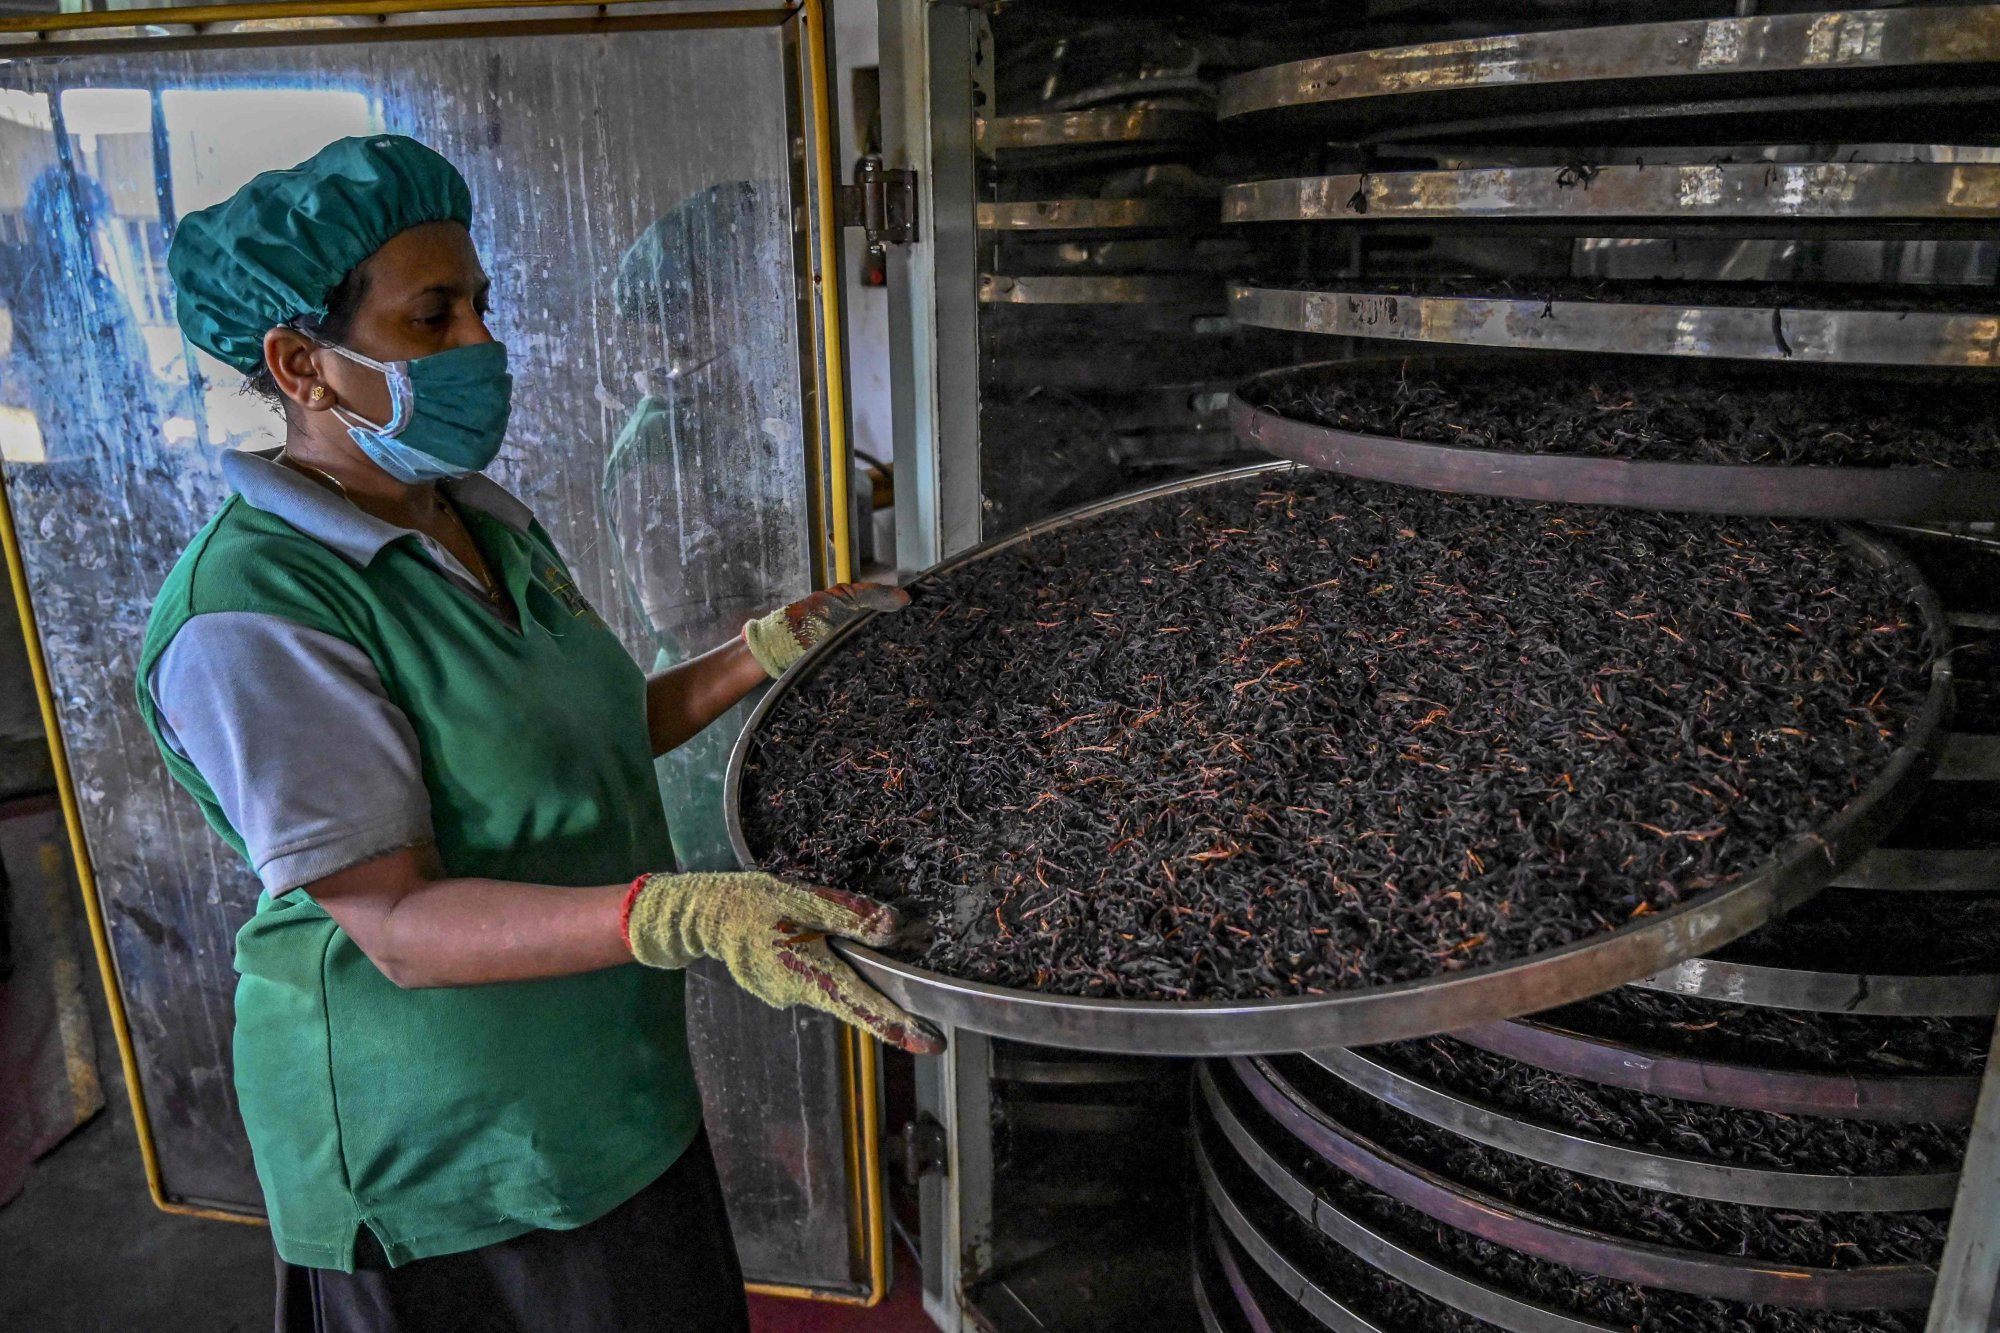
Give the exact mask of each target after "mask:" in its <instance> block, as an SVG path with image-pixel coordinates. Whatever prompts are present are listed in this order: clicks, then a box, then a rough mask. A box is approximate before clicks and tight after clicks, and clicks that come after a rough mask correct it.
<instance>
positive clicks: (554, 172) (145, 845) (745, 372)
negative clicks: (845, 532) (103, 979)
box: [0, 29, 851, 1286]
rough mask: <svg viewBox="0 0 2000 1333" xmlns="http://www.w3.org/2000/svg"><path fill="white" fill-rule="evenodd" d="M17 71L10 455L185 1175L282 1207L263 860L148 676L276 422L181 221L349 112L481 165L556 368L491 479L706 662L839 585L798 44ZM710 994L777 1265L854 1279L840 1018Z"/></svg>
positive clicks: (757, 1212)
mask: <svg viewBox="0 0 2000 1333" xmlns="http://www.w3.org/2000/svg"><path fill="white" fill-rule="evenodd" d="M0 85H4V90H3V91H0V241H4V245H0V308H4V310H5V314H6V317H7V321H6V322H7V323H8V324H9V325H10V327H11V340H10V341H8V342H7V343H6V346H5V349H4V350H5V355H4V358H0V453H4V455H5V458H6V463H7V466H6V472H7V478H6V480H7V485H8V489H9V493H10V496H11V498H12V502H13V505H14V508H15V512H16V515H17V517H18V520H19V525H20V530H21V538H22V544H23V547H24V552H25V556H26V560H27V564H28V572H29V576H30V580H31V582H32V585H33V591H34V595H35V603H36V608H37V610H38V612H39V614H40V616H41V623H42V630H43V634H44V636H45V638H46V640H47V644H48V656H49V665H50V669H51V672H52V674H53V677H54V683H55V687H56V691H57V695H58V699H59V701H60V704H61V710H62V725H63V731H64V736H65V738H66V741H67V744H68V747H69V753H70V756H71V759H72V762H73V763H74V766H75V768H76V770H77V781H78V787H79V791H80V795H81V798H82V805H83V817H84V821H85V825H86V830H87V833H88V841H89V845H90V849H91V852H92V857H93V861H94V863H95V866H96V870H97V876H98V881H99V884H100V886H101V889H102V893H103V897H104V901H105V907H106V915H107V917H108V919H109V927H110V937H111V942H112V946H113V948H114V950H115V954H116V959H117V964H118V972H119V980H120V983H121V985H122V987H123V989H124V991H125V994H126V998H127V1001H128V1003H129V1006H130V1009H131V1014H132V1027H133V1038H134V1043H135V1047H136V1051H137V1056H138V1060H139V1068H140V1073H141V1080H140V1081H141V1085H142V1089H143V1092H144V1095H145V1097H146V1100H147V1103H148V1106H149V1108H150V1110H151V1112H152V1124H153V1128H154V1130H155V1135H156V1139H157V1143H158V1147H159V1155H160V1162H161V1169H162V1173H163V1177H164V1181H165V1186H166V1189H167V1190H168V1192H169V1193H170V1195H171V1196H173V1197H176V1198H182V1199H194V1200H208V1201H215V1202H219V1203H223V1204H225V1205H227V1206H228V1207H231V1208H233V1209H237V1210H249V1209H254V1208H256V1207H257V1206H258V1203H259V1195H258V1191H257V1186H256V1181H255V1178H254V1175H253V1174H252V1171H251V1167H250V1162H249V1157H248V1152H247V1148H246V1146H245V1145H244V1143H243V1141H242V1138H241V1131H240V1129H239V1128H238V1122H237V1116H236V1110H235V1105H234V1098H233V1093H232V1091H231V1086H230V1064H229V1034H230V1009H231V997H232V994H233V990H234V984H235V976H234V973H233V971H232V968H231V956H232V944H231V941H232V937H233V935H234V932H235V930H236V929H237V927H239V926H240V925H241V924H242V923H243V921H244V920H245V919H247V917H248V916H249V914H250V911H251V909H252V906H253V904H254V902H255V899H256V894H257V887H256V884H255V882H254V881H253V880H252V879H251V878H250V876H249V874H248V872H247V871H246V870H244V868H243V867H242V866H241V865H240V864H239V863H238V862H237V860H236V858H235V857H234V855H233V854H231V853H230V852H228V851H227V849H226V848H224V846H223V845H222V843H221V842H220V841H219V840H218V839H216V838H215V836H214V835H213V834H212V833H210V832H209V831H208V829H207V828H206V826H205V825H204V824H203V823H202V820H201V817H200V815H199V813H198V812H197V811H196V809H195V807H194V804H193V803H192V802H191V801H190V800H188V799H187V798H186V796H185V795H184V794H182V793H181V792H180V791H179V790H178V789H177V788H176V787H175V786H174V785H173V784H172V783H171V782H170V781H169V779H168V778H167V776H166V774H165V773H164V772H163V771H162V769H161V767H160V764H159V761H158V759H157V757H156V755H155V752H154V748H153V745H152V742H151V741H150V740H149V739H148V738H147V736H146V734H145V731H144V729H143V727H142V725H141V724H140V721H139V718H138V715H137V709H136V707H135V705H134V702H133V671H134V661H135V658H136V655H137V652H138V648H139V642H140V635H141V632H142V630H143V626H144V623H145V617H146V613H147V610H148V608H149V606H150V604H151V601H152V597H153V594H154V592H155V590H156V589H157V588H158V586H159V584H160V581H161V580H162V578H163V577H164V576H165V573H166V571H167V569H168V567H169V566H170V564H171V563H172V561H173V560H174V558H175V557H176V556H177V555H178V554H179V552H180V549H181V547H182V545H183V544H184V543H185V542H186V541H187V540H188V538H189V537H190V536H191V535H192V534H193V533H194V531H195V530H196V529H197V528H198V527H199V526H200V525H201V523H202V522H203V521H205V520H206V518H207V517H208V516H209V514H210V513H211V512H213V510H214V509H215V507H216V506H217V505H218V504H219V503H220V502H221V500H222V498H223V495H224V487H223V485H222V481H221V476H220V471H219V463H220V460H221V458H222V456H223V454H224V452H225V451H226V450H228V449H230V448H235V447H249V446H257V445H263V444H267V443H270V442H272V439H273V431H274V430H275V429H276V428H277V427H278V422H279V418H278V417H277V416H276V414H275V413H274V412H273V411H272V409H270V408H268V407H266V406H264V405H263V404H262V403H260V402H257V401H254V400H251V399H248V398H245V397H244V396H243V395H242V394H241V393H239V392H238V388H239V384H240V379H239V377H238V376H237V375H235V374H234V373H233V372H231V371H228V370H226V369H224V368H223V367H221V366H220V365H218V364H217V363H215V362H212V361H208V360H206V359H204V358H201V357H198V356H197V355H196V354H195V353H193V352H192V351H191V350H190V349H189V348H188V346H187V345H186V344H185V343H184V342H183V341H182V340H181V338H180V335H179V332H178V330H177V328H176V327H175V324H174V319H173V313H172V291H171V289H170V287H169V285H168V281H167V276H166V272H165V265H164V260H165V254H166V238H167V236H168V235H169V234H170V231H171V227H172V225H173V221H174V219H175V218H176V217H177V216H179V215H182V214H185V213H186V212H187V211H189V210H191V209H194V208H198V207H201V206H204V205H206V204H210V203H213V202H216V201H218V200H220V199H222V198H224V197H226V196H227V195H228V194H229V193H230V192H231V191H233V190H234V189H235V188H236V187H237V186H238V185H240V184H241V183H242V182H243V181H244V180H246V179H248V177H249V176H250V175H252V174H253V173H254V172H256V171H258V170H262V169H266V168H271V167H280V166H289V165H291V164H293V163H295V162H297V161H298V160H300V159H301V158H303V157H305V156H306V155H307V154H309V153H311V152H312V151H314V150H316V149H317V148H319V147H320V146H321V145H323V144H324V143H325V142H326V141H327V140H329V139H332V138H334V137H337V136H339V135H342V134H349V133H370V132H375V131H378V130H394V131H401V132H407V133H413V134H416V135H419V136H421V137H422V138H424V139H425V140H426V141H428V142H430V143H432V144H434V145H435V146H437V147H438V148H439V149H440V150H441V151H443V152H445V153H446V154H447V155H449V156H450V157H451V158H452V159H453V160H454V161H456V162H457V163H458V164H459V165H460V166H461V167H462V168H463V169H464V171H465V172H466V174H467V176H468V177H469V179H470V182H471V187H472V195H473V200H474V205H475V210H476V212H475V217H474V221H473V232H474V236H475V239H476V240H477V241H478V242H479V244H480V246H481V252H482V256H483V258H484V261H485V263H486V265H487V268H488V271H489V272H490V273H491V275H492V277H493V279H494V291H495V310H496V313H495V316H494V323H495V325H496V332H497V333H499V334H500V336H502V337H503V338H505V339H506V340H507V341H508V343H509V345H510V349H511V351H512V354H513V360H514V368H515V374H516V377H517V379H518V380H519V382H520V384H521V388H522V392H521V393H520V394H519V395H518V396H517V401H516V405H515V412H514V424H513V427H512V430H511V432H510V436H509V440H508V444H507V446H506V448H505V449H504V451H503V452H502V455H501V458H500V460H499V462H498V463H497V464H496V465H495V468H494V469H493V471H494V472H495V474H496V476H497V477H498V479H499V480H501V481H502V482H503V483H504V484H506V485H508V486H509V487H511V488H512V489H514V490H515V491H517V492H518V493H519V494H520V495H521V496H522V498H523V499H524V500H525V501H526V502H527V503H528V504H529V506H530V507H531V508H533V509H534V510H535V511H536V513H537V515H538V516H539V517H540V519H541V520H542V522H543V523H544V525H545V526H546V527H547V528H548V529H549V531H550V533H551V535H552V536H553V538H554V540H555V543H556V545H557V546H558V548H560V549H561V550H562V551H563V552H564V553H565V554H566V556H567V557H568V558H569V559H570V561H571V563H572V565H573V567H574V570H575V573H576V578H577V582H578V584H579V590H580V591H581V592H582V593H583V595H584V596H585V597H586V598H587V599H588V600H589V602H590V603H591V605H593V606H594V607H596V608H597V609H598V611H599V612H600V613H601V614H602V615H603V616H604V617H605V618H606V620H607V621H608V622H609V623H610V624H611V625H612V626H613V627H614V628H615V629H616V630H617V631H618V632H619V634H620V635H621V637H622V638H623V640H624V641H625V643H626V644H627V645H628V647H630V648H631V650H632V651H633V653H634V655H635V657H637V659H638V660H639V661H640V662H641V664H642V665H645V666H648V667H651V666H653V665H655V664H663V663H665V662H669V661H675V660H678V659H679V658H680V657H681V656H684V655H686V654H688V653H691V652H694V651H698V650H700V649H703V648H706V647H708V646H710V645H711V644H713V643H715V642H718V641H720V640H721V639H722V638H724V637H725V636H727V635H728V634H729V633H731V632H733V631H734V629H735V628H736V626H737V625H738V624H740V622H741V620H742V618H743V616H744V615H745V614H746V613H747V612H748V611H749V610H750V609H752V608H757V607H762V606H767V605H771V604H773V603H776V602H779V601H782V600H784V599H786V598H788V597H791V596H796V595H798V594H799V593H801V592H803V591H804V590H805V588H806V586H807V574H806V552H805V511H804V497H803V493H804V454H805V438H806V437H805V417H804V408H803V405H802V403H801V399H800V391H799V373H798V366H799V349H798V343H797V338H796V332H795V331H796V321H795V314H794V312H795V310H796V304H795V299H794V298H795V287H796V280H795V276H794V264H793V254H794V250H793V235H792V232H791V229H790V226H789V218H790V214H791V208H790V204H789V198H790V194H789V191H790V186H789V184H788V181H789V177H790V170H791V168H790V151H789V149H790V127H789V126H788V124H787V118H786V113H785V106H786V98H785V63H784V51H783V48H782V38H781V36H780V34H779V33H778V32H777V31H776V30H772V29H765V30H755V31H729V32H699V33H693V32H690V33H681V32H659V33H624V34H619V35H615V36H568V37H553V36H544V37H542V38H541V39H539V40H536V41H533V42H525V41H515V40H511V39H494V40H473V39H459V40H455V41H453V42H451V43H449V44H442V43H440V44H425V43H422V42H417V41H406V42H395V43H369V44H366V45H348V46H292V47H276V46H273V47H265V48H260V49H255V50H243V49H239V50H233V51H177V52H153V53H149V54H147V55H145V56H143V57H142V56H119V55H104V54H95V53H91V52H88V51H84V50H79V52H78V53H76V54H73V55H71V56H69V57H68V58H66V59H64V60H62V61H29V62H17V63H11V64H8V65H7V66H6V67H5V68H4V70H0ZM711 187H715V188H714V190H713V191H712V189H711ZM741 190H748V191H750V192H751V193H752V195H753V196H754V202H753V206H751V207H747V208H739V207H736V206H734V203H733V202H732V200H733V199H734V195H733V194H732V191H741ZM718 192H719V193H718ZM654 243H657V244H654ZM662 297H664V298H665V300H662V299H661V298H662ZM710 358H714V359H713V360H710ZM648 398H650V399H651V400H652V403H653V407H652V409H649V410H647V411H646V412H644V413H643V414H642V411H641V409H642V404H643V403H644V400H646V399H648ZM738 716H739V717H740V716H741V715H740V714H739V715H738ZM722 725H723V730H722V731H719V732H717V733H711V736H710V737H708V738H704V740H703V741H700V742H697V743H696V745H695V746H694V747H692V748H690V749H689V750H686V751H683V752H682V753H681V754H679V755H677V756H676V757H675V758H674V760H673V761H671V762H670V763H669V764H668V765H666V766H664V767H663V770H662V788H663V791H664V792H665V793H666V794H667V796H668V799H669V804H670V807H671V809H670V814H671V815H672V816H673V821H674V825H675V829H674V831H675V836H676V843H677V847H678V848H679V850H680V852H681V854H682V856H683V857H684V859H685V860H686V861H687V862H688V863H689V864H712V863H713V858H714V857H715V856H716V854H717V853H718V852H720V853H721V854H723V855H725V856H726V855H727V845H728V844H727V840H726V838H724V837H721V836H720V834H719V830H717V829H716V828H714V827H712V826H711V827H705V826H704V824H703V812H704V811H705V810H712V809H713V808H714V806H715V803H716V797H715V795H714V793H715V791H716V786H715V784H716V782H717V780H718V778H719V776H720V768H721V765H720V762H719V760H720V753H721V751H719V750H717V749H716V748H714V747H715V746H716V745H717V744H718V743H719V744H721V745H722V746H723V747H724V748H725V749H726V744H727V735H726V729H727V727H728V726H729V725H730V724H728V723H724V724H722ZM691 1011H692V1015H693V1018H692V1022H693V1026H694V1029H695V1031H696V1037H697V1045H698V1048H699V1053H698V1059H699V1060H700V1062H701V1065H702V1068H703V1071H704V1076H705V1079H706V1083H707V1091H708V1094H709V1132H710V1135H711V1138H712V1139H713V1140H714V1144H715V1149H716V1153H717V1157H718V1159H719V1161H720V1164H721V1170H722V1173H723V1176H724V1179H725V1182H726V1185H727V1187H728V1191H729V1194H730V1199H731V1205H732V1208H733V1210H734V1214H735V1218H736V1227H737V1233H738V1237H739V1240H740V1241H741V1242H742V1248H743V1255H744V1262H745V1266H746V1268H747V1269H748V1270H749V1272H750V1273H751V1274H752V1275H753V1276H755V1277H759V1278H764V1279H772V1280H781V1281H789V1282H795V1283H801V1284H818V1285H827V1286H833V1285H841V1284H846V1283H849V1282H850V1281H851V1260H850V1253H849V1239H850V1232H849V1223H848V1218H849V1199H848V1193H849V1186H848V1181H847V1175H846V1167H845V1160H846V1151H845V1147H846V1145H845V1141H844V1135H843V1132H842V1124H841V1116H840V1115H839V1114H838V1108H839V1106H840V1099H839V1095H838V1093H839V1089H838V1064H837V1060H836V1051H837V1042H838V1040H839V1038H838V1032H839V1029H838V1028H837V1027H836V1026H834V1025H833V1024H831V1023H830V1022H809V1023H807V1024H804V1025H795V1024H794V1022H793V1021H792V1019H790V1018H789V1017H787V1016H781V1015H777V1014H775V1013H774V1012H773V1011H771V1010H768V1009H766V1008H764V1007H763V1006H761V1005H759V1004H756V1003H755V1002H754V1001H748V1000H746V999H744V998H742V997H741V996H740V994H739V993H738V992H736V991H735V990H734V988H732V987H727V986H722V987H710V986H705V985H697V986H696V987H695V988H694V989H693V992H692V994H691Z"/></svg>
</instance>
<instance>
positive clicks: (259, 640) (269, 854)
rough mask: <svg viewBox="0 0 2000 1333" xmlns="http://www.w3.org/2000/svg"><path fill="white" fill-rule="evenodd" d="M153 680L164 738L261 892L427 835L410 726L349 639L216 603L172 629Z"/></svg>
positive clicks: (426, 809)
mask: <svg viewBox="0 0 2000 1333" xmlns="http://www.w3.org/2000/svg"><path fill="white" fill-rule="evenodd" d="M147 688H149V689H150V690H151V691H152V693H153V702H154V704H155V705H156V707H157V708H158V710H159V718H160V723H161V727H160V732H161V736H162V738H163V739H164V740H165V741H166V742H167V744H168V745H170V746H172V747H173V749H174V751H175V752H176V753H178V754H180V755H182V756H183V757H185V758H186V759H187V760H188V762H190V763H192V764H193V765H194V766H195V767H196V768H197V769H199V770H200V771H201V775H202V777H203V778H204V779H206V780H207V782H208V785H209V787H210V788H211V789H212V790H213V791H214V792H215V799H216V802H217V803H218V804H219V805H220V806H221V807H222V813H223V815H224V816H225V817H226V818H227V819H228V820H229V823H230V826H231V827H233V828H234V829H235V830H236V831H237V833H238V834H239V835H241V837H242V838H243V842H244V845H245V847H246V849H247V850H248V851H249V854H250V861H251V865H252V866H253V867H255V869H256V871H257V876H258V878H259V879H261V880H262V881H263V884H264V888H265V891H266V892H269V893H274V894H281V893H287V892H290V891H291V890H292V889H295V888H298V887H299V886H301V885H304V884H310V883H312V882H313V881H314V880H318V879H323V878H325V877H326V876H328V875H331V874H334V873H336V872H338V871H341V870H346V869H348V868H349V867H350V866H355V865H359V864H361V863H362V862H363V861H368V860H372V859H373V858H375V857H377V856H381V855H383V854H385V853H387V852H392V851H396V850H398V849H399V848H403V847H412V846H415V845H417V844H418V843H423V842H428V841H430V839H431V808H430V795H429V792H428V791H427V790H426V789H425V787H424V783H423V773H422V768H421V766H420V764H419V761H418V749H417V737H416V732H415V730H414V729H413V728H412V727H411V726H410V720H409V718H408V717H407V716H405V715H404V713H403V711H402V709H400V708H398V707H397V706H396V705H395V704H394V703H392V702H391V701H390V700H389V697H388V694H387V693H386V692H385V691H384V690H383V688H382V680H381V677H380V676H378V675H377V674H376V671H375V665H374V663H373V662H371V661H369V659H368V655H367V654H366V653H364V652H362V651H361V650H360V649H358V648H356V647H355V646H354V645H353V644H351V643H348V642H346V641H345V640H342V639H339V638H336V637H334V636H333V635H331V634H326V633H322V632H321V631H318V630H312V629H307V628H305V627H304V626H302V625H297V624H294V623H292V622H291V621H289V620H284V619H281V618H280V617H277V616H270V615H260V614H257V613H254V612H239V611H230V612H212V613H209V614H206V615H199V616H195V617H194V618H193V619H191V620H189V621H188V622H187V623H186V624H185V625H183V626H182V627H181V628H180V630H179V632H178V633H176V634H175V635H174V639H173V642H172V643H170V644H168V645H167V649H166V651H165V652H164V653H163V654H161V656H160V658H159V660H158V661H157V662H156V663H155V664H154V667H153V674H152V677H151V679H150V680H149V681H148V682H147Z"/></svg>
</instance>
